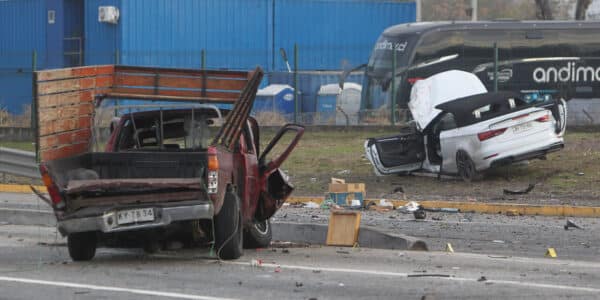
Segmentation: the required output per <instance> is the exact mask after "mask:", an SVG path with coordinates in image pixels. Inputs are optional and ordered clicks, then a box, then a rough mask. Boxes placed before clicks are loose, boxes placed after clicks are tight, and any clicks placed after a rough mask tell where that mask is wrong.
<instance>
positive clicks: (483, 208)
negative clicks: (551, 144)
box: [287, 197, 600, 218]
mask: <svg viewBox="0 0 600 300" xmlns="http://www.w3.org/2000/svg"><path fill="white" fill-rule="evenodd" d="M386 200H387V201H389V202H391V203H392V204H394V206H395V207H399V206H403V205H405V204H406V203H408V202H409V200H391V199H386ZM309 201H312V202H315V203H318V204H321V203H322V202H323V201H324V197H290V198H289V199H288V200H287V202H288V203H306V202H309ZM369 203H375V204H377V203H379V199H366V200H365V205H368V204H369ZM418 203H419V204H421V205H422V206H423V207H424V208H456V209H459V210H460V211H461V212H475V213H483V214H507V213H509V214H512V215H522V216H562V217H595V218H597V217H600V207H595V206H571V205H532V204H514V203H483V202H461V201H418Z"/></svg>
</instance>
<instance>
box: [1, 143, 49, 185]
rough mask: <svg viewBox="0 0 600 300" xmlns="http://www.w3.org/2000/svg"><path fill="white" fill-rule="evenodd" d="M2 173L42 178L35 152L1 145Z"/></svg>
mask: <svg viewBox="0 0 600 300" xmlns="http://www.w3.org/2000/svg"><path fill="white" fill-rule="evenodd" d="M0 173H7V174H12V175H18V176H24V177H29V178H41V176H40V171H39V169H38V164H37V162H36V159H35V153H34V152H30V151H23V150H15V149H9V148H3V147H0Z"/></svg>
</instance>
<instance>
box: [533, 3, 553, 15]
mask: <svg viewBox="0 0 600 300" xmlns="http://www.w3.org/2000/svg"><path fill="white" fill-rule="evenodd" d="M535 5H536V6H537V12H536V16H537V18H538V19H540V20H552V19H553V17H552V8H551V7H550V0H535Z"/></svg>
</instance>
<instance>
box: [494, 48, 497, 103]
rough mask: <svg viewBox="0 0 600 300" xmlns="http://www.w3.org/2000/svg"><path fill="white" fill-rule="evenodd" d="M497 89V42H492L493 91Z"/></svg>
mask: <svg viewBox="0 0 600 300" xmlns="http://www.w3.org/2000/svg"><path fill="white" fill-rule="evenodd" d="M497 91H498V43H494V92H497Z"/></svg>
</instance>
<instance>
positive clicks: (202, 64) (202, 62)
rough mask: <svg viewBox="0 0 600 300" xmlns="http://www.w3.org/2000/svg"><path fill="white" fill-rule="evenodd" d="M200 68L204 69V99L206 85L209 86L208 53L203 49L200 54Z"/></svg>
mask: <svg viewBox="0 0 600 300" xmlns="http://www.w3.org/2000/svg"><path fill="white" fill-rule="evenodd" d="M200 67H201V69H202V92H201V94H202V97H206V84H207V78H206V77H207V74H206V51H205V50H204V49H202V51H201V52H200Z"/></svg>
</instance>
